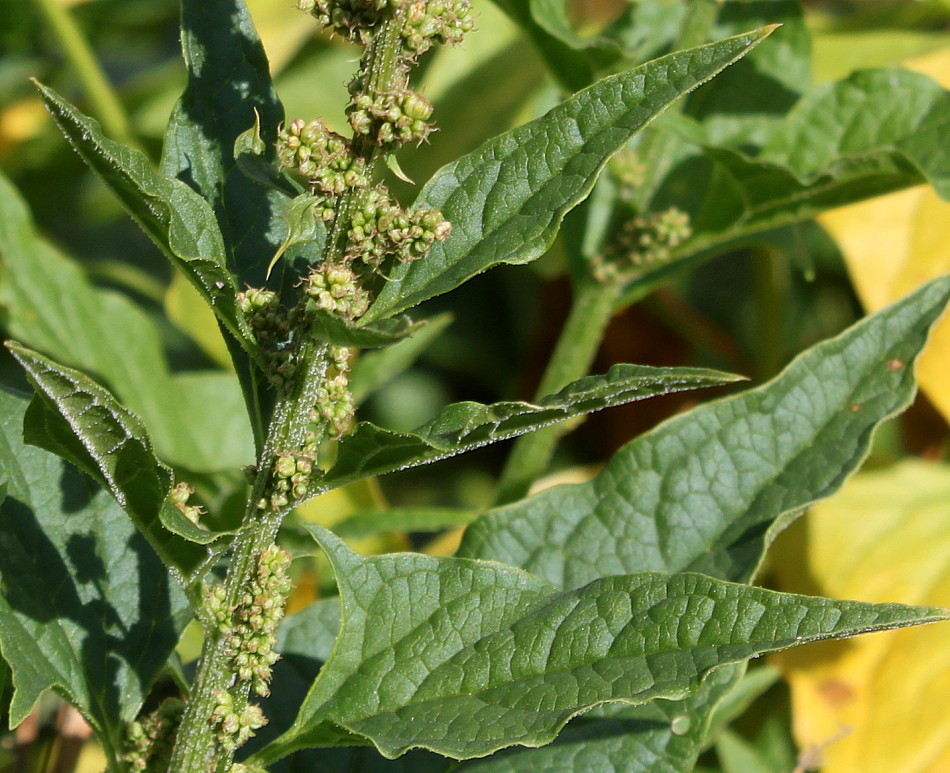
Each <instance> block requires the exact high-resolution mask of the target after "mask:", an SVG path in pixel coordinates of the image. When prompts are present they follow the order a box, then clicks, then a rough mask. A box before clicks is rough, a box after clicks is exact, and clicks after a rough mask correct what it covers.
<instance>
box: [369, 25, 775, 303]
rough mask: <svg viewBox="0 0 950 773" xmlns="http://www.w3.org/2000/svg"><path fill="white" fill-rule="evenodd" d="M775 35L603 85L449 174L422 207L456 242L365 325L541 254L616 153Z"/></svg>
mask: <svg viewBox="0 0 950 773" xmlns="http://www.w3.org/2000/svg"><path fill="white" fill-rule="evenodd" d="M770 32H771V28H766V29H763V30H758V31H756V32H750V33H748V34H746V35H738V36H736V37H732V38H728V39H726V40H722V41H719V42H718V43H713V44H711V45H708V46H701V47H699V48H694V49H690V50H688V51H681V52H679V53H676V54H671V55H670V56H666V57H663V58H662V59H657V60H655V61H653V62H649V63H647V64H645V65H643V66H641V67H638V68H636V69H634V70H631V71H629V72H625V73H621V74H619V75H615V76H612V77H609V78H605V79H603V80H602V81H599V82H598V83H595V84H594V85H593V86H590V87H589V88H586V89H584V90H583V91H581V92H579V93H577V94H575V95H574V96H573V97H571V98H570V99H568V100H567V101H566V102H564V103H562V104H561V105H559V106H558V107H556V108H554V109H553V110H552V111H551V112H549V113H548V114H547V115H545V116H543V117H542V118H539V119H538V120H536V121H532V122H531V123H529V124H525V125H524V126H520V127H518V128H517V129H514V130H512V131H510V132H507V133H505V134H502V135H500V136H499V137H496V138H495V139H493V140H490V141H488V142H487V143H485V144H484V145H482V146H481V147H480V148H479V149H478V150H476V151H474V152H472V153H470V154H468V155H467V156H463V157H462V158H460V159H459V160H458V161H455V162H454V163H452V164H449V165H448V166H447V167H444V168H443V169H442V170H440V171H439V172H438V173H437V174H436V175H435V177H433V178H432V179H431V180H430V181H429V182H428V183H427V184H426V186H425V187H424V188H423V189H422V191H421V192H420V194H419V198H418V200H417V203H418V204H420V205H423V206H427V207H436V208H438V209H441V210H442V212H443V214H444V215H445V217H446V218H447V219H448V220H449V221H451V222H452V226H453V230H452V234H451V236H450V237H449V238H448V239H447V240H446V241H445V242H440V243H437V244H435V245H434V247H433V249H432V252H431V253H430V254H429V255H428V256H427V257H426V259H425V260H419V261H415V262H413V263H403V264H400V265H398V266H396V267H395V268H394V269H393V272H392V276H391V278H390V281H389V282H387V284H386V285H385V287H384V288H383V290H382V291H381V292H380V294H379V296H378V297H377V298H376V300H375V302H374V303H373V305H372V306H370V309H369V311H368V312H367V313H366V314H365V315H364V317H363V319H364V320H366V321H367V322H369V321H372V320H376V319H380V318H382V317H387V316H392V315H393V314H397V313H399V312H401V311H404V310H405V309H408V308H410V307H412V306H415V305H416V304H418V303H421V302H422V301H424V300H426V299H428V298H431V297H433V296H435V295H439V294H440V293H445V292H448V291H449V290H452V289H453V288H455V287H457V286H458V285H460V284H461V283H462V282H464V281H465V280H467V279H469V278H470V277H472V276H474V275H475V274H478V273H480V272H482V271H485V270H486V269H489V268H491V267H492V266H495V265H498V264H500V263H527V262H529V261H531V260H534V259H535V258H538V257H540V256H541V255H542V254H544V252H545V251H546V250H547V249H548V247H550V246H551V243H552V242H553V241H554V238H555V236H556V234H557V230H558V228H559V226H560V223H561V220H562V219H563V218H564V215H565V214H566V213H567V212H568V211H569V210H570V209H571V208H572V207H574V206H576V205H577V204H578V203H579V202H580V201H582V200H583V199H584V198H585V197H586V196H587V195H588V194H589V193H590V191H591V189H592V187H593V185H594V182H595V181H596V179H597V175H598V174H599V173H600V170H601V169H602V168H603V166H604V165H605V164H606V163H607V160H608V159H609V158H610V156H612V155H613V154H614V153H616V152H617V151H618V150H619V149H620V148H621V147H623V145H624V144H625V143H626V142H627V140H628V139H629V138H630V137H631V136H632V135H633V134H635V133H636V132H637V131H639V130H640V129H641V128H643V127H644V126H645V125H646V124H647V123H649V122H650V121H651V120H652V119H653V118H654V117H656V116H657V115H658V114H659V113H661V112H662V111H663V110H665V109H666V108H667V107H668V106H669V105H670V104H671V103H673V102H674V101H676V100H677V99H678V98H679V97H681V96H682V95H683V94H686V93H687V92H689V91H691V90H692V89H694V88H696V87H697V86H698V85H700V84H701V83H703V82H704V81H707V80H709V79H710V78H712V77H713V76H714V75H716V74H717V73H718V72H719V71H721V70H722V69H723V68H725V67H727V66H728V65H729V64H731V63H732V62H734V61H736V60H737V59H739V58H741V57H742V56H743V55H744V54H745V53H747V52H748V51H749V50H750V49H751V48H752V47H753V46H755V45H757V44H758V43H759V42H761V41H762V40H763V39H764V38H765V37H766V36H767V35H768V34H769V33H770Z"/></svg>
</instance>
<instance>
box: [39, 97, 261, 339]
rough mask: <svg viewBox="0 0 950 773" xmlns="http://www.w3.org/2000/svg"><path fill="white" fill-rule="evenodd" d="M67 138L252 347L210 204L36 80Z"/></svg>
mask: <svg viewBox="0 0 950 773" xmlns="http://www.w3.org/2000/svg"><path fill="white" fill-rule="evenodd" d="M37 88H38V89H39V90H40V95H41V96H42V98H43V102H44V104H45V105H46V108H47V109H48V110H49V111H50V113H51V114H52V116H53V119H54V120H55V121H56V123H57V125H58V126H59V128H60V129H61V130H62V131H63V133H64V134H65V135H66V139H68V140H69V142H70V144H71V145H72V146H73V148H75V150H76V152H77V153H79V155H80V156H81V157H82V159H83V161H85V162H86V163H87V164H88V165H89V166H90V167H91V168H92V170H93V171H94V172H95V173H96V174H98V175H99V177H100V178H101V179H102V181H103V182H104V183H105V184H106V185H107V186H108V187H109V189H110V190H111V191H112V192H113V193H114V194H115V195H116V196H117V197H118V198H119V200H120V201H121V202H122V204H123V206H124V207H125V208H126V210H127V211H128V212H129V214H130V215H131V216H132V218H133V219H134V220H135V221H136V222H137V223H138V224H139V225H140V226H141V227H142V229H143V230H144V231H145V233H146V234H148V236H149V237H150V238H151V239H152V241H154V242H155V244H156V245H157V246H158V247H159V249H161V250H162V252H163V253H164V254H165V256H166V257H167V258H168V259H169V260H170V261H171V262H172V263H173V264H174V265H175V266H177V267H178V268H179V269H180V270H181V272H182V273H183V274H184V275H185V276H186V277H187V278H188V280H189V281H190V282H191V283H192V284H193V285H194V286H195V288H196V289H197V290H198V292H199V293H200V294H201V297H202V298H204V299H205V301H207V302H208V304H209V305H210V306H211V308H212V309H213V310H214V313H215V315H216V316H217V318H218V321H219V322H220V324H221V325H222V326H223V327H224V328H225V329H226V330H228V331H229V332H230V333H231V334H232V335H233V336H234V337H235V339H237V341H238V342H239V343H240V344H241V346H242V347H244V349H246V350H247V351H248V352H251V353H254V352H256V345H255V344H254V343H253V339H252V338H251V336H250V332H249V331H248V329H247V324H246V323H245V322H244V317H243V315H242V314H241V313H240V312H239V311H238V308H237V301H236V295H237V287H236V285H235V283H234V279H233V278H232V276H231V274H230V273H229V272H228V270H227V267H226V266H225V252H224V242H223V240H222V238H221V232H220V231H219V230H218V225H217V222H216V221H215V217H214V213H213V212H212V211H211V208H210V207H209V206H208V203H207V202H206V201H205V200H204V199H202V198H201V196H199V195H198V194H197V193H195V192H194V191H193V190H191V188H189V187H188V186H187V185H185V184H184V183H182V182H179V181H178V180H175V179H172V178H169V177H165V176H164V175H161V174H157V173H155V172H154V171H152V168H151V166H150V165H149V163H148V160H147V159H146V158H145V156H143V155H142V154H141V153H139V152H138V151H135V150H130V149H129V148H127V147H125V146H124V145H120V144H118V143H117V142H113V141H112V140H109V139H107V138H106V137H104V136H103V134H102V130H101V128H100V127H99V124H98V122H96V121H94V120H93V119H91V118H89V117H87V116H85V115H83V114H82V113H80V112H79V111H78V110H76V109H75V108H74V107H72V106H71V105H69V104H68V103H67V102H65V101H64V100H63V99H62V97H60V96H59V95H58V94H57V93H56V92H55V91H53V90H52V89H50V88H47V87H46V86H43V85H42V84H37Z"/></svg>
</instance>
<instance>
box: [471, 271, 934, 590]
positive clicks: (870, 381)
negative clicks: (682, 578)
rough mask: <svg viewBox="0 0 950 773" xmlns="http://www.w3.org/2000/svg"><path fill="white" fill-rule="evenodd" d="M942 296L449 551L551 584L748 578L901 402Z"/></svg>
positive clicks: (823, 351) (886, 317)
mask: <svg viewBox="0 0 950 773" xmlns="http://www.w3.org/2000/svg"><path fill="white" fill-rule="evenodd" d="M948 299H950V277H944V278H942V279H938V280H935V281H933V282H931V283H930V284H928V285H925V286H924V287H923V288H921V289H920V290H918V291H917V292H915V293H914V294H912V295H910V296H908V297H907V298H905V299H903V300H901V301H899V302H898V303H896V304H894V305H892V306H890V307H888V308H886V309H884V310H882V311H881V312H879V313H877V314H875V315H873V316H871V317H868V318H866V319H864V320H862V321H861V322H859V323H857V324H856V325H854V326H853V327H852V328H850V329H849V330H847V331H845V332H844V333H842V334H841V335H840V336H838V337H837V338H833V339H830V340H828V341H825V342H822V343H820V344H818V345H817V346H815V347H813V348H811V349H809V350H808V351H807V352H805V353H803V354H802V355H800V356H799V357H798V358H796V359H795V360H794V361H793V362H792V363H791V364H790V365H789V366H788V367H787V368H786V369H785V371H783V372H782V373H781V374H780V375H779V376H778V377H776V378H775V379H774V380H773V381H771V382H769V383H768V384H765V385H764V386H761V387H759V388H757V389H753V390H750V391H748V392H745V393H743V394H740V395H736V396H734V397H728V398H724V399H722V400H718V401H715V402H712V403H706V404H705V405H702V406H700V407H698V408H696V409H694V410H692V411H690V412H689V413H687V414H684V415H682V416H677V417H674V418H673V419H671V420H669V421H667V422H665V423H664V424H662V425H660V426H659V427H657V428H656V429H654V430H653V431H651V432H649V433H647V434H645V435H642V436H641V437H639V438H637V439H635V440H633V441H631V442H630V443H628V444H627V445H626V446H624V447H623V448H622V449H621V450H620V451H618V452H617V454H615V455H614V457H613V459H611V461H610V463H609V464H608V465H607V467H606V469H604V471H603V472H602V473H601V474H600V475H598V476H597V477H596V478H594V479H593V480H592V481H590V482H589V483H584V484H579V485H571V486H558V487H556V488H552V489H548V490H547V491H544V492H542V493H540V494H538V495H537V496H534V497H530V498H528V499H525V500H523V501H521V502H518V503H515V504H513V505H511V506H509V507H503V508H499V509H497V510H494V511H492V512H490V513H488V514H486V515H485V516H484V517H483V518H481V519H479V520H478V521H476V522H475V523H474V524H473V525H472V526H471V528H470V529H469V531H468V532H467V533H466V535H465V538H464V540H463V543H462V546H461V548H460V553H459V554H460V555H463V556H468V557H472V558H476V557H477V558H493V559H495V560H498V561H503V562H505V563H508V564H512V565H513V566H520V567H522V568H524V569H527V570H528V571H530V572H533V573H535V574H537V575H538V576H541V577H544V578H546V579H547V580H549V581H550V582H554V583H556V584H558V585H560V586H562V587H566V588H574V587H577V586H579V585H582V584H584V583H587V582H590V581H591V580H593V579H595V578H597V577H603V576H606V575H610V574H624V573H629V572H643V571H665V572H678V571H701V572H705V573H707V574H711V575H713V576H716V577H723V578H729V579H731V580H735V581H748V580H749V579H750V578H751V577H752V575H753V574H754V572H755V570H756V568H757V567H758V564H759V561H760V560H761V557H762V553H763V551H764V549H765V547H766V546H767V545H768V544H769V542H770V541H771V539H772V538H773V537H774V535H775V533H777V531H778V530H780V529H781V528H783V527H784V526H785V525H786V524H787V522H788V521H789V519H790V518H791V517H793V516H795V515H796V514H798V513H799V512H801V510H802V509H803V508H805V507H807V506H808V505H810V504H811V503H813V502H815V501H816V500H818V499H821V498H823V497H826V496H828V495H830V494H832V493H833V492H834V491H836V490H837V489H838V487H839V486H840V485H841V483H842V481H843V480H844V479H845V478H846V477H847V476H848V475H849V474H851V473H852V472H853V471H854V469H855V468H856V467H857V466H858V465H859V464H860V463H861V462H862V461H863V460H864V458H865V456H866V455H867V451H868V445H869V443H870V440H871V435H872V433H873V431H874V429H875V428H876V427H877V426H878V425H879V424H880V423H881V422H882V421H883V420H885V419H887V418H890V417H891V416H894V415H895V414H896V413H898V412H899V411H901V410H903V409H904V408H906V407H907V405H909V403H910V401H911V399H912V398H913V396H914V394H915V384H914V373H913V363H914V360H915V359H916V357H917V355H918V354H919V352H920V350H921V348H922V347H923V345H924V343H925V341H926V339H927V333H928V331H929V329H930V326H931V325H932V324H933V322H934V321H935V320H936V319H937V318H938V317H939V316H940V314H941V313H942V311H943V309H944V307H945V306H946V304H947V301H948Z"/></svg>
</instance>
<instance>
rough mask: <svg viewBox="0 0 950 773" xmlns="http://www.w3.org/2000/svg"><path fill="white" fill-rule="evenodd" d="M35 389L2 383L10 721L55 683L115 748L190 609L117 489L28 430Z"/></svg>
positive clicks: (0, 453)
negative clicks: (104, 486) (100, 483)
mask: <svg viewBox="0 0 950 773" xmlns="http://www.w3.org/2000/svg"><path fill="white" fill-rule="evenodd" d="M27 402H28V401H27V400H26V399H25V398H23V397H18V396H14V395H12V394H10V393H7V392H2V391H0V480H2V481H3V482H5V483H6V488H7V494H8V496H7V498H6V499H5V500H4V501H3V503H2V505H0V582H2V594H0V648H2V650H3V657H4V659H5V660H6V661H7V662H9V664H10V666H11V667H12V669H13V686H14V690H15V692H14V695H13V700H12V704H11V707H10V720H11V722H12V724H13V725H17V724H19V723H20V722H21V721H23V719H24V718H25V717H26V716H27V715H28V714H29V713H30V711H31V710H32V708H33V706H34V704H35V703H36V701H37V699H38V698H39V696H40V695H41V693H43V692H44V691H45V690H48V689H53V690H55V691H56V692H58V693H60V694H61V695H63V696H64V697H66V698H67V699H68V700H69V701H70V702H72V703H73V704H75V705H76V706H77V707H78V708H79V710H80V711H81V712H82V713H83V715H84V716H85V717H86V718H87V719H88V720H89V721H90V723H91V724H92V726H93V728H95V730H96V731H97V733H98V734H99V736H100V741H101V742H102V744H103V746H104V747H105V749H106V750H107V752H108V753H109V754H110V756H112V757H113V758H114V757H115V755H116V752H117V747H118V745H119V743H121V741H122V737H123V732H124V726H123V725H124V722H126V721H128V720H131V719H132V718H133V717H134V716H135V715H136V714H137V712H138V710H139V708H140V707H141V705H142V702H143V701H144V699H145V697H146V695H147V694H148V691H149V688H150V686H151V684H152V682H153V681H154V679H155V677H156V676H157V675H158V673H159V670H160V669H161V667H162V666H163V664H164V663H165V660H166V658H167V657H168V656H169V655H170V654H171V652H172V650H173V649H174V647H175V644H176V643H177V641H178V637H179V634H180V633H181V630H182V628H183V627H184V623H185V622H186V619H187V611H186V610H187V605H186V603H185V599H184V596H183V594H182V592H181V590H180V589H179V588H178V587H177V585H176V584H174V583H172V582H171V580H170V578H169V576H168V574H167V572H166V571H165V569H164V568H163V567H162V565H161V563H160V562H159V561H158V559H157V558H156V556H155V554H154V552H153V551H152V549H151V548H150V547H149V546H148V544H147V543H146V542H145V540H144V539H142V537H141V535H139V534H138V533H137V532H136V531H135V529H134V527H133V526H132V524H131V522H130V521H129V520H128V518H127V517H126V516H125V514H124V513H123V512H122V511H121V509H120V508H119V507H118V506H117V505H116V504H115V503H114V502H113V501H112V499H111V498H110V497H109V496H108V494H106V493H105V492H103V491H100V490H98V489H97V487H96V486H95V485H94V484H93V483H92V482H91V481H90V480H89V479H88V478H86V477H84V476H82V475H81V474H80V473H79V472H78V471H77V470H76V469H75V468H73V467H72V466H70V465H67V464H65V463H64V462H63V461H62V460H60V459H58V458H56V457H55V456H53V455H52V454H49V453H47V452H45V451H41V450H40V449H37V448H33V447H30V446H27V445H25V444H24V443H23V440H22V429H21V427H22V424H23V415H24V411H25V410H26V406H27Z"/></svg>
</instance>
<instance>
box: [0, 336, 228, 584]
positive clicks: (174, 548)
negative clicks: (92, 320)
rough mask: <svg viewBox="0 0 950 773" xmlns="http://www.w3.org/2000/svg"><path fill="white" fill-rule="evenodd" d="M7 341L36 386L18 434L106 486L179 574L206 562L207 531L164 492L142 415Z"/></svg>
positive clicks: (188, 575) (168, 482)
mask: <svg viewBox="0 0 950 773" xmlns="http://www.w3.org/2000/svg"><path fill="white" fill-rule="evenodd" d="M6 346H7V348H8V349H9V350H10V352H11V353H12V354H13V356H14V357H15V358H16V360H17V362H19V363H20V365H22V366H23V368H24V369H25V370H26V373H27V376H28V377H29V379H30V381H31V383H32V384H33V386H34V387H35V388H36V390H37V396H36V398H35V401H34V403H33V404H32V405H31V409H30V411H29V412H28V414H27V418H28V421H27V422H26V425H25V428H24V437H25V439H26V441H27V442H28V443H32V444H34V445H38V446H39V447H41V448H45V449H47V450H49V451H52V452H54V453H56V454H59V455H61V456H63V457H64V458H65V459H67V461H70V462H72V463H73V464H75V465H76V466H78V467H79V468H80V469H82V470H83V471H84V472H86V473H88V474H89V475H91V476H92V477H93V478H94V479H96V480H97V481H99V482H100V483H101V484H102V485H103V486H105V487H106V488H107V489H108V490H109V491H110V492H111V493H112V495H113V496H114V497H115V499H116V501H117V502H118V503H119V505H120V506H121V507H122V509H123V510H125V511H126V512H127V513H128V514H129V516H130V517H131V519H132V521H133V522H134V523H135V525H136V526H137V527H138V529H139V530H140V531H141V532H142V534H143V535H144V536H145V538H146V539H147V540H148V541H149V544H151V545H152V547H153V548H154V549H155V551H156V552H157V553H158V555H159V557H160V558H161V559H162V560H163V561H164V562H165V563H166V564H167V565H168V566H169V567H172V568H174V569H176V570H178V571H180V572H182V573H184V575H185V580H186V581H190V580H191V579H193V575H194V574H195V573H196V572H198V571H200V570H202V569H207V563H208V561H209V560H210V559H209V551H208V550H207V549H206V548H203V547H201V546H200V545H198V544H195V543H196V542H200V543H209V542H211V541H212V540H214V539H215V538H216V537H217V536H219V535H216V534H214V533H212V532H208V531H205V530H203V529H201V528H199V527H198V526H196V525H195V524H193V523H192V522H191V521H189V520H188V519H187V518H185V516H184V515H183V514H182V513H181V511H179V510H178V509H177V508H176V507H175V506H174V505H173V504H172V503H171V502H170V501H169V500H168V494H169V492H170V490H171V488H172V484H173V476H172V472H171V470H169V469H168V468H167V467H165V466H164V465H163V464H162V463H161V462H159V461H158V460H157V459H156V458H155V456H154V454H153V453H152V446H151V442H150V441H149V439H148V436H147V434H146V432H145V427H144V426H143V425H142V422H141V420H140V419H139V418H138V417H137V416H135V414H133V413H131V412H130V411H128V410H127V409H125V408H123V407H122V406H121V405H119V403H118V402H116V400H115V398H114V397H113V396H112V395H111V394H110V393H109V392H108V391H107V390H105V389H104V388H103V387H101V386H99V385H98V384H97V383H96V382H94V381H93V380H92V379H90V378H89V377H88V376H86V375H84V374H82V373H80V372H78V371H76V370H73V369H71V368H66V367H64V366H62V365H57V364H56V363H55V362H53V361H52V360H49V359H47V358H46V357H43V356H42V355H40V354H37V353H36V352H33V351H30V350H29V349H26V348H25V347H23V346H21V345H19V344H17V343H15V342H12V341H8V342H7V344H6Z"/></svg>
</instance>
